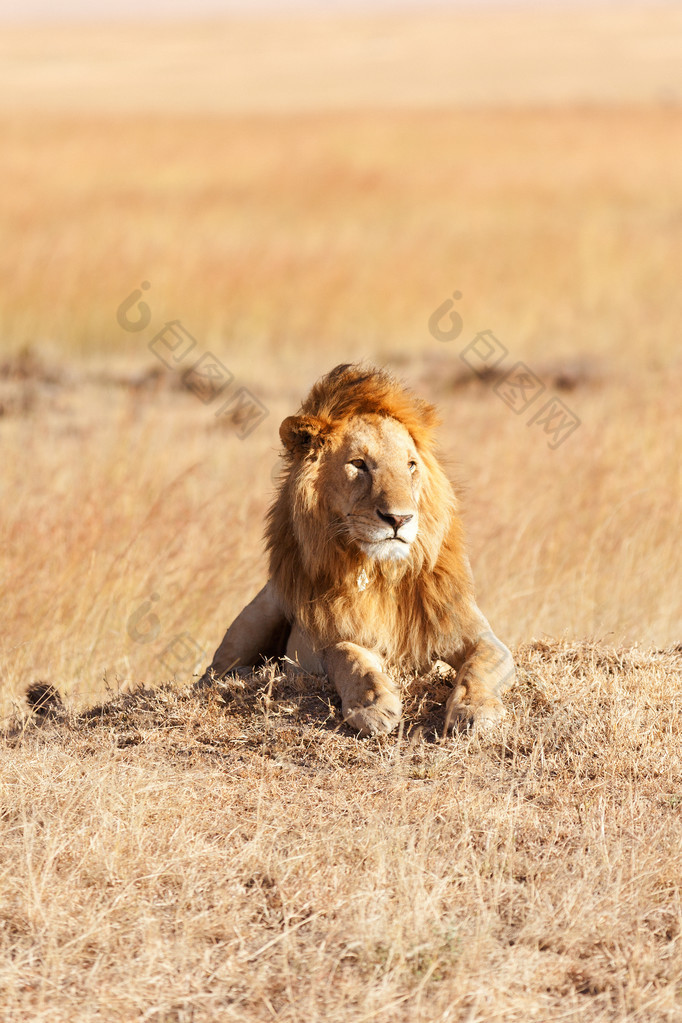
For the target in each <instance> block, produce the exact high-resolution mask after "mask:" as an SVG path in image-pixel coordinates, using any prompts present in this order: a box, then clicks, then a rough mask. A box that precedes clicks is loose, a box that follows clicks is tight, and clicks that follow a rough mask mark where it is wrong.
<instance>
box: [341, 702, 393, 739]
mask: <svg viewBox="0 0 682 1023" xmlns="http://www.w3.org/2000/svg"><path fill="white" fill-rule="evenodd" d="M401 714H402V704H401V702H400V697H399V696H398V695H397V693H393V692H390V691H386V692H381V693H376V692H375V693H372V694H368V696H367V697H366V700H363V702H362V704H359V705H358V704H356V705H354V706H353V705H351V706H346V707H344V710H343V716H344V720H345V722H346V724H347V725H349V726H350V727H351V728H353V729H355V731H356V732H357V733H358V735H359V736H361V737H366V736H369V735H381V734H382V733H385V732H392V731H393V729H394V728H395V727H396V725H397V724H398V722H399V721H400V715H401Z"/></svg>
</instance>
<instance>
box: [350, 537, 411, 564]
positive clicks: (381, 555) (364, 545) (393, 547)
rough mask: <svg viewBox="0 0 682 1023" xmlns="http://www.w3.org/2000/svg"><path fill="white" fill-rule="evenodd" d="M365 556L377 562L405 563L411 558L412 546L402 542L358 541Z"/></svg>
mask: <svg viewBox="0 0 682 1023" xmlns="http://www.w3.org/2000/svg"><path fill="white" fill-rule="evenodd" d="M356 542H357V545H358V547H359V548H360V550H361V551H362V553H363V554H366V555H367V557H368V558H373V559H374V560H375V561H403V560H404V559H405V558H407V557H409V554H410V545H409V543H403V541H402V540H375V541H373V542H372V541H369V540H357V541H356Z"/></svg>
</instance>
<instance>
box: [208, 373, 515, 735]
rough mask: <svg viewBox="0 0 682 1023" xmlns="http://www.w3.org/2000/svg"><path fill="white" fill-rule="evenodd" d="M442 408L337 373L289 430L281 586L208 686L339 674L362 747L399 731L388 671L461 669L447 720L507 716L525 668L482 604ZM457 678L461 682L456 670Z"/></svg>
mask: <svg viewBox="0 0 682 1023" xmlns="http://www.w3.org/2000/svg"><path fill="white" fill-rule="evenodd" d="M436 423H437V418H436V412H435V409H434V408H433V406H432V405H428V404H427V403H426V402H424V401H421V400H419V399H418V398H415V397H414V396H413V395H412V394H411V393H410V392H409V391H407V390H406V389H405V388H404V387H403V386H402V385H401V384H400V383H399V382H398V381H397V380H396V379H395V378H394V377H392V376H391V375H390V374H389V373H387V372H385V371H383V370H378V369H366V368H363V367H361V366H352V365H343V366H337V367H336V369H333V370H332V371H331V373H329V374H328V375H327V376H325V377H323V378H322V379H321V380H318V382H317V383H316V384H315V386H314V387H313V389H312V391H311V392H310V394H309V395H308V397H307V399H306V400H305V401H304V402H303V404H302V405H301V408H300V411H299V413H298V415H295V416H289V417H288V418H287V419H285V420H284V422H283V423H282V425H281V427H280V431H279V433H280V437H281V439H282V443H283V445H284V448H285V452H284V457H285V470H284V473H283V477H282V479H281V481H280V485H279V489H278V493H277V496H276V498H275V500H274V503H273V505H272V507H271V508H270V512H269V515H268V524H267V529H266V539H267V546H268V551H269V555H270V578H269V581H268V583H266V585H265V586H264V587H263V589H262V590H261V591H260V593H259V594H258V596H256V597H255V598H254V599H253V600H252V601H251V603H250V604H249V605H248V606H247V607H245V608H244V610H243V611H242V612H241V614H240V615H239V616H238V617H237V618H236V619H235V621H234V622H233V623H232V625H231V626H230V627H229V629H228V630H227V632H226V633H225V637H224V639H223V641H222V643H221V644H220V646H219V647H218V649H217V650H216V652H215V656H214V657H213V662H212V664H211V666H210V668H209V669H208V670H207V672H206V674H205V676H204V677H205V678H210V677H211V676H212V675H214V676H217V677H222V676H224V675H226V674H227V673H228V672H229V671H230V670H231V669H232V668H234V667H236V666H237V665H253V664H255V663H256V662H257V661H258V660H259V659H260V658H267V657H274V656H281V655H283V654H284V653H285V652H286V654H287V656H288V657H289V658H290V659H291V660H293V661H295V662H297V663H298V664H299V665H300V666H301V667H302V668H303V669H304V670H306V671H308V672H310V673H312V674H321V673H326V674H327V675H328V676H329V677H330V679H331V680H332V681H333V683H334V685H335V686H336V689H337V691H338V693H339V695H340V696H341V701H342V707H343V714H344V717H345V720H346V721H347V722H348V724H350V725H351V726H352V727H353V728H355V729H357V731H358V732H359V734H360V735H372V734H375V733H377V732H388V731H390V730H391V729H392V728H393V727H394V726H395V725H396V724H397V722H398V721H399V719H400V714H401V710H402V707H401V703H400V696H399V694H398V691H397V689H396V686H395V684H394V683H393V681H392V680H391V678H389V676H388V674H386V671H385V665H387V664H388V665H391V666H393V667H396V668H402V669H406V670H410V669H414V670H418V671H421V672H424V671H427V670H428V669H429V667H430V666H431V665H432V663H433V661H434V660H435V659H440V660H441V661H445V662H446V665H443V667H444V668H445V667H447V666H449V667H450V668H452V669H455V672H456V678H455V679H454V686H453V690H452V692H451V694H450V696H449V698H448V700H447V705H446V722H447V724H448V726H449V725H450V724H452V723H454V722H458V721H459V722H466V723H469V724H471V723H474V722H476V723H481V722H491V721H495V720H497V719H498V718H500V717H502V715H503V714H504V708H503V706H502V703H501V701H500V694H501V692H502V690H503V689H504V688H506V687H507V686H508V685H510V684H511V682H512V679H513V677H514V663H513V661H512V657H511V654H510V653H509V651H508V650H507V648H506V647H505V646H503V644H502V643H500V641H499V640H498V639H496V637H495V636H494V635H493V633H492V631H491V629H490V626H489V625H488V622H487V621H486V619H485V618H484V617H483V615H482V614H481V612H480V611H479V609H478V607H477V606H476V602H475V599H474V589H473V579H472V576H471V570H470V568H469V562H468V559H467V556H466V553H465V550H464V541H463V535H462V526H461V523H460V519H459V515H458V509H457V500H456V498H455V494H454V492H453V489H452V487H451V485H450V483H449V482H448V480H447V478H446V477H445V474H444V473H443V470H442V469H441V467H440V465H439V464H438V460H437V458H436V454H435V450H434V442H433V432H434V428H435V426H436ZM453 674H454V672H453Z"/></svg>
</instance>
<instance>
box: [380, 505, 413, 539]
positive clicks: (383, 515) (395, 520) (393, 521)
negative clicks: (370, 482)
mask: <svg viewBox="0 0 682 1023" xmlns="http://www.w3.org/2000/svg"><path fill="white" fill-rule="evenodd" d="M377 515H378V516H379V518H380V519H383V521H384V522H388V524H389V526H393V532H394V533H395V535H396V536H397V535H398V530H399V529H400V527H401V526H404V525H405V523H406V522H409V521H410V519H411V518H412V515H392V514H391V513H390V512H382V511H379V509H378V508H377Z"/></svg>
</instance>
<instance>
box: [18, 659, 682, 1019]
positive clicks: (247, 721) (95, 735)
mask: <svg viewBox="0 0 682 1023" xmlns="http://www.w3.org/2000/svg"><path fill="white" fill-rule="evenodd" d="M517 661H518V664H519V684H518V686H517V688H516V690H515V692H514V693H513V694H512V695H511V697H510V717H509V720H508V721H507V723H505V724H504V725H502V726H500V727H499V729H498V730H497V731H496V732H494V733H492V734H491V735H489V736H488V737H487V738H477V737H475V736H473V737H467V736H460V737H459V738H457V739H455V740H452V739H449V740H448V739H446V740H445V741H442V740H441V739H440V738H439V728H440V723H441V717H442V715H441V711H440V710H439V708H438V707H437V705H436V704H437V702H438V701H440V700H441V699H442V698H443V696H444V695H445V694H444V693H443V692H441V691H440V688H442V687H439V686H438V685H436V687H435V688H425V686H424V683H423V682H422V681H420V680H409V679H408V680H405V685H406V689H407V693H408V699H407V714H406V716H407V722H408V725H407V726H406V729H405V731H404V733H403V734H402V735H401V736H391V737H388V738H383V739H378V740H370V741H360V740H357V739H356V738H354V737H352V736H351V735H350V734H348V732H347V731H346V730H345V728H344V726H343V725H342V723H341V717H340V708H339V705H338V700H337V698H336V696H335V694H334V693H333V692H332V690H331V688H330V687H329V685H328V684H326V683H325V682H324V681H322V680H319V679H310V680H307V681H301V680H299V681H297V682H295V683H293V682H289V681H287V680H286V679H284V678H283V677H282V676H281V675H280V674H278V673H277V672H276V671H275V670H274V669H271V668H270V669H265V670H263V671H262V672H260V673H259V674H258V675H253V676H245V677H241V678H235V679H230V680H227V681H226V682H225V683H222V684H218V685H215V686H213V687H212V688H209V689H208V690H204V691H202V692H200V693H198V694H193V693H192V692H191V690H189V689H186V688H185V689H181V690H174V689H172V688H170V687H166V688H163V689H161V690H158V691H156V692H152V691H150V690H145V691H141V692H139V693H136V694H132V695H130V696H125V697H122V698H118V699H116V700H114V701H112V702H110V703H108V704H106V705H105V706H103V707H101V708H99V709H97V710H94V711H92V712H90V713H87V714H82V715H73V714H71V713H67V712H63V711H62V712H57V713H56V714H54V713H52V714H47V715H46V716H44V717H42V718H40V717H38V718H33V720H30V721H24V723H23V726H21V727H19V729H18V730H17V731H15V732H14V734H13V736H11V737H10V739H9V742H8V748H7V749H6V751H5V753H4V755H3V756H4V767H3V781H4V799H3V803H4V812H3V818H2V825H1V826H2V842H1V844H0V848H2V864H3V865H2V881H1V882H0V883H1V884H2V890H3V898H2V904H1V909H0V942H2V951H3V959H2V965H1V966H0V992H1V994H0V997H1V998H2V1004H3V1018H4V1019H6V1020H8V1021H9V1020H12V1021H14V1020H17V1021H18V1020H22V1021H23V1020H26V1019H32V1020H33V1019H35V1020H39V1019H46V1020H47V1019H50V1020H60V1021H61V1020H69V1021H86V1020H95V1019H102V1018H104V1019H107V1020H112V1021H113V1020H121V1021H127V1020H132V1019H145V1020H152V1021H161V1020H163V1021H171V1020H173V1021H178V1023H180V1021H186V1020H192V1021H194V1023H199V1021H203V1020H207V1021H208V1020H214V1019H218V1018H220V1019H227V1020H230V1019H234V1020H239V1021H249V1020H254V1021H255V1020H264V1019H270V1018H272V1019H279V1020H304V1019H305V1020H322V1019H324V1020H343V1021H360V1020H368V1019H379V1020H381V1019H386V1020H405V1021H407V1020H410V1021H411V1020H423V1021H432V1020H443V1021H449V1020H453V1021H454V1020H463V1019H467V1020H472V1021H473V1020H480V1021H483V1020H485V1021H486V1023H494V1021H500V1023H512V1021H515V1020H518V1021H528V1020H537V1021H542V1023H545V1021H550V1020H566V1019H576V1020H585V1021H587V1023H592V1021H593V1020H600V1021H604V1020H619V1021H620V1020H628V1021H635V1020H637V1021H642V1023H644V1021H646V1023H654V1021H659V1020H661V1021H663V1020H665V1021H675V1020H679V1019H680V1015H681V1012H682V1004H681V1002H680V996H681V991H682V955H681V954H680V940H681V939H680V934H681V928H682V902H681V898H680V894H681V891H682V874H681V871H680V860H679V842H680V808H681V807H682V787H681V786H682V754H681V752H680V750H681V748H682V744H681V743H680V721H681V720H682V717H681V710H682V707H681V706H680V691H679V672H680V666H681V658H680V653H679V651H677V652H675V651H672V650H670V651H668V652H662V651H658V652H656V651H652V652H640V651H632V650H614V649H609V648H604V647H599V646H593V645H589V644H584V643H582V644H581V643H574V644H545V643H535V644H530V645H528V646H525V647H522V648H521V649H519V650H518V651H517ZM411 729H412V730H411Z"/></svg>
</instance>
